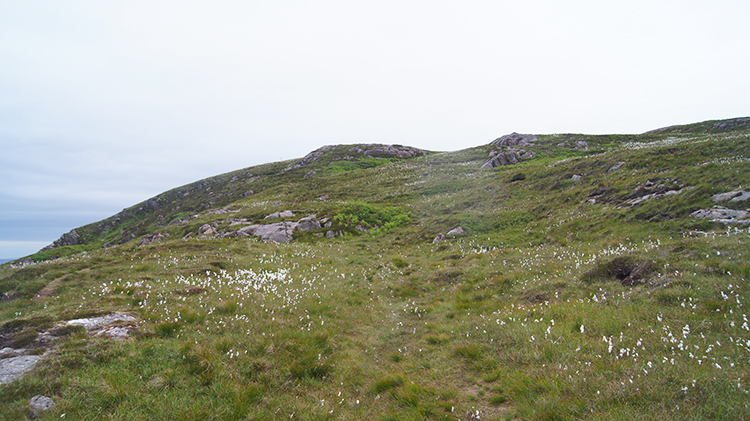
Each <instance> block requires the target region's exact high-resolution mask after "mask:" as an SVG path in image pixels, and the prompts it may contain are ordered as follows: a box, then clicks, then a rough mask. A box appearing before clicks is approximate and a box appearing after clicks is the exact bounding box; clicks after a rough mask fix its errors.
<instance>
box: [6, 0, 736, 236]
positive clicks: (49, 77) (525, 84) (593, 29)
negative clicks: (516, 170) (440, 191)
mask: <svg viewBox="0 0 750 421" xmlns="http://www.w3.org/2000/svg"><path fill="white" fill-rule="evenodd" d="M749 15H750V3H748V2H746V1H739V0H734V1H733V0H723V1H722V0H719V1H715V2H710V3H708V2H697V1H683V2H673V1H668V0H657V1H643V0H636V1H631V2H626V3H613V2H601V1H585V0H573V1H568V2H553V1H543V0H536V1H527V2H507V1H466V2H462V3H460V4H459V3H450V2H435V1H430V2H427V1H388V0H386V1H380V2H374V3H363V2H351V1H341V0H339V1H336V0H323V1H316V2H303V1H291V2H276V1H253V2H241V1H226V2H220V3H216V2H212V3H209V2H195V1H158V0H156V1H154V0H149V1H128V2H119V3H116V2H99V1H84V0H79V1H68V2H53V3H45V4H44V5H43V7H42V6H40V5H39V4H35V3H29V2H4V3H3V4H0V62H2V63H3V66H0V146H2V150H3V154H0V177H1V179H2V181H3V183H0V195H5V196H6V197H12V198H14V200H23V201H26V202H27V203H29V204H31V203H34V202H40V201H44V200H54V201H57V203H60V204H61V205H62V206H63V207H67V206H75V205H76V204H77V205H79V206H81V207H82V209H83V207H87V208H91V207H98V208H106V209H112V210H113V212H116V211H119V210H120V209H122V208H124V207H127V206H130V205H133V204H135V202H138V201H141V200H144V199H146V198H148V197H149V196H152V195H155V194H158V193H160V192H161V191H164V190H167V189H169V188H172V187H176V186H179V185H182V184H186V183H189V182H191V181H195V180H197V179H200V178H205V177H208V176H211V175H215V174H218V173H223V172H227V171H231V170H235V169H239V168H243V167H247V166H251V165H255V164H260V163H264V162H270V161H278V160H283V159H291V158H295V157H301V156H303V155H305V154H306V153H307V152H309V151H310V150H313V149H315V148H317V147H319V146H321V145H324V144H335V143H360V142H366V143H370V142H381V143H400V144H407V145H413V146H418V147H422V148H426V149H432V150H457V149H462V148H466V147H470V146H475V145H479V144H484V143H487V142H489V141H491V140H492V139H494V138H496V137H498V136H500V135H502V134H505V133H509V132H511V131H518V132H533V133H555V132H585V133H639V132H643V131H647V130H650V129H654V128H657V127H661V126H666V125H672V124H680V123H692V122H696V121H702V120H708V119H718V118H730V117H737V116H745V115H750V106H749V105H748V102H747V100H746V98H747V97H748V96H750V78H747V77H746V74H747V69H748V68H750V57H749V56H748V55H747V54H746V53H745V52H746V51H750V25H747V24H746V22H745V20H746V17H747V16H749ZM19 209H20V208H19ZM24 209H26V208H24ZM24 211H25V210H24ZM91 222H93V221H91ZM71 228H73V227H71ZM57 234H58V235H56V236H59V234H60V233H57Z"/></svg>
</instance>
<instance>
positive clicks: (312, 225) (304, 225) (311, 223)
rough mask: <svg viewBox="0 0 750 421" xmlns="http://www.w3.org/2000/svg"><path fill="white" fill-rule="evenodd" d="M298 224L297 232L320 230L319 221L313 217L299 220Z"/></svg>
mask: <svg viewBox="0 0 750 421" xmlns="http://www.w3.org/2000/svg"><path fill="white" fill-rule="evenodd" d="M298 224H299V225H297V229H298V230H299V231H315V230H317V229H320V228H321V225H320V221H318V220H317V219H316V218H315V215H310V216H308V217H306V218H302V219H300V220H299V222H298Z"/></svg>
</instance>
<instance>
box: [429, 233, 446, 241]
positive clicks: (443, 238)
mask: <svg viewBox="0 0 750 421" xmlns="http://www.w3.org/2000/svg"><path fill="white" fill-rule="evenodd" d="M441 241H445V234H443V233H442V232H441V233H440V234H438V235H437V237H435V239H434V240H432V242H433V243H439V242H441Z"/></svg>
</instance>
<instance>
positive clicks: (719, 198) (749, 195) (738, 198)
mask: <svg viewBox="0 0 750 421" xmlns="http://www.w3.org/2000/svg"><path fill="white" fill-rule="evenodd" d="M711 199H712V200H713V201H714V202H723V201H725V200H729V201H730V202H742V201H745V200H747V199H750V192H747V191H742V190H736V191H730V192H727V193H719V194H715V195H713V196H711Z"/></svg>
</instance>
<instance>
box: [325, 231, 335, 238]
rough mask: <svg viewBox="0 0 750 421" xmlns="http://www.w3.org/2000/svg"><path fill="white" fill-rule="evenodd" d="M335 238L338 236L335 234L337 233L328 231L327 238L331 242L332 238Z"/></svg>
mask: <svg viewBox="0 0 750 421" xmlns="http://www.w3.org/2000/svg"><path fill="white" fill-rule="evenodd" d="M335 236H336V233H335V232H333V231H331V230H328V231H326V238H328V239H329V240H330V239H331V238H333V237H335Z"/></svg>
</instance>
